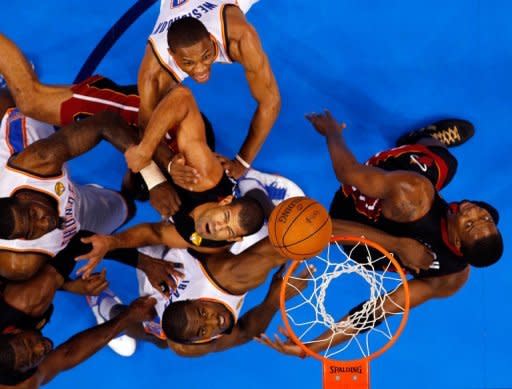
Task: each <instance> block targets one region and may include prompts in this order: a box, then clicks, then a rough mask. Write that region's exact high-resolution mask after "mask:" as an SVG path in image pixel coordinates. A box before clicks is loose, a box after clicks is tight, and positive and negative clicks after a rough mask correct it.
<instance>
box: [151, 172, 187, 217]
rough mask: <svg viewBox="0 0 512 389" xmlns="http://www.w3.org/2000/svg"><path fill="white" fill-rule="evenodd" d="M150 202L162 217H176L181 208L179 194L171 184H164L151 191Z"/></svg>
mask: <svg viewBox="0 0 512 389" xmlns="http://www.w3.org/2000/svg"><path fill="white" fill-rule="evenodd" d="M149 202H150V204H151V206H152V207H153V208H155V209H156V210H157V211H158V212H159V213H160V214H161V215H162V216H164V217H165V218H168V217H170V216H172V215H174V214H175V213H176V212H178V210H179V209H180V206H181V200H180V197H179V196H178V193H177V192H176V190H175V189H174V187H173V186H172V184H171V183H170V182H167V181H165V182H162V183H160V184H158V185H157V186H155V187H154V188H153V189H151V190H150V191H149Z"/></svg>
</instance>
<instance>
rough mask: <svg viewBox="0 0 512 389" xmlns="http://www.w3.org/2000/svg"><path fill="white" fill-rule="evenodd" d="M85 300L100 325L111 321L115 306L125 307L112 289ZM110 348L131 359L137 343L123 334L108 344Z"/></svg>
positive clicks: (87, 297)
mask: <svg viewBox="0 0 512 389" xmlns="http://www.w3.org/2000/svg"><path fill="white" fill-rule="evenodd" d="M85 298H86V300H87V304H89V307H91V310H92V313H93V314H94V317H95V318H96V322H97V323H98V324H103V323H105V322H106V321H108V320H110V319H111V317H110V312H111V310H112V308H113V307H114V306H116V305H123V303H122V301H121V300H120V299H119V297H117V296H116V295H115V294H114V292H112V291H111V290H110V289H105V290H104V291H103V292H101V293H100V295H99V296H86V297H85ZM108 346H109V347H110V348H111V349H112V350H114V351H115V352H116V353H117V354H119V355H121V356H123V357H129V356H132V355H133V353H134V352H135V349H136V347H137V342H136V341H135V339H133V338H131V337H129V336H128V335H123V334H121V335H119V336H118V337H116V338H114V339H112V340H111V341H110V342H108Z"/></svg>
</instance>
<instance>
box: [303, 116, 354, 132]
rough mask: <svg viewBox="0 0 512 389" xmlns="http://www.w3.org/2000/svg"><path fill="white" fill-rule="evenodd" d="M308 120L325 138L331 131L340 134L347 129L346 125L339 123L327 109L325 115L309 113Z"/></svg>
mask: <svg viewBox="0 0 512 389" xmlns="http://www.w3.org/2000/svg"><path fill="white" fill-rule="evenodd" d="M306 119H307V120H308V121H309V122H310V123H311V124H312V125H313V127H314V128H315V130H317V132H318V133H320V134H321V135H324V136H325V135H327V133H328V132H330V131H334V132H335V133H338V134H340V133H341V132H342V131H343V130H344V129H345V128H346V127H347V126H346V124H345V123H341V124H340V123H338V122H337V121H336V119H334V117H333V116H332V115H331V113H330V112H329V111H328V110H327V109H326V110H324V112H323V113H309V114H307V115H306Z"/></svg>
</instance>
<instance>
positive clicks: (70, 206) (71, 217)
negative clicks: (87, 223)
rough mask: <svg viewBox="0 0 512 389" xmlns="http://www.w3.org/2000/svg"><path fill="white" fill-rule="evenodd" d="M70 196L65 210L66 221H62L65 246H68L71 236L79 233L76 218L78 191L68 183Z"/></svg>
mask: <svg viewBox="0 0 512 389" xmlns="http://www.w3.org/2000/svg"><path fill="white" fill-rule="evenodd" d="M68 190H69V197H68V201H67V203H66V208H65V211H64V222H63V223H62V228H63V231H62V237H63V242H62V244H63V246H67V244H68V243H69V241H70V240H71V238H72V237H73V236H74V235H75V234H76V233H77V230H78V228H77V227H78V223H77V221H76V218H75V204H76V192H75V188H74V187H73V185H71V184H69V185H68Z"/></svg>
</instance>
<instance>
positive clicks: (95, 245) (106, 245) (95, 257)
mask: <svg viewBox="0 0 512 389" xmlns="http://www.w3.org/2000/svg"><path fill="white" fill-rule="evenodd" d="M111 239H112V237H111V236H110V235H93V236H89V237H87V238H82V239H80V240H81V241H82V243H86V244H87V243H89V244H92V250H91V251H89V252H88V253H86V254H83V255H80V256H79V257H76V258H75V261H85V260H89V261H88V262H87V264H85V265H84V266H82V267H81V268H80V269H78V270H77V272H76V274H77V275H78V276H80V275H81V276H82V278H84V279H85V278H89V276H90V275H91V273H92V271H93V270H94V268H95V267H96V266H98V264H99V263H100V262H101V260H102V259H103V257H104V256H105V254H106V253H107V252H108V251H109V250H110V240H111Z"/></svg>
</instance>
